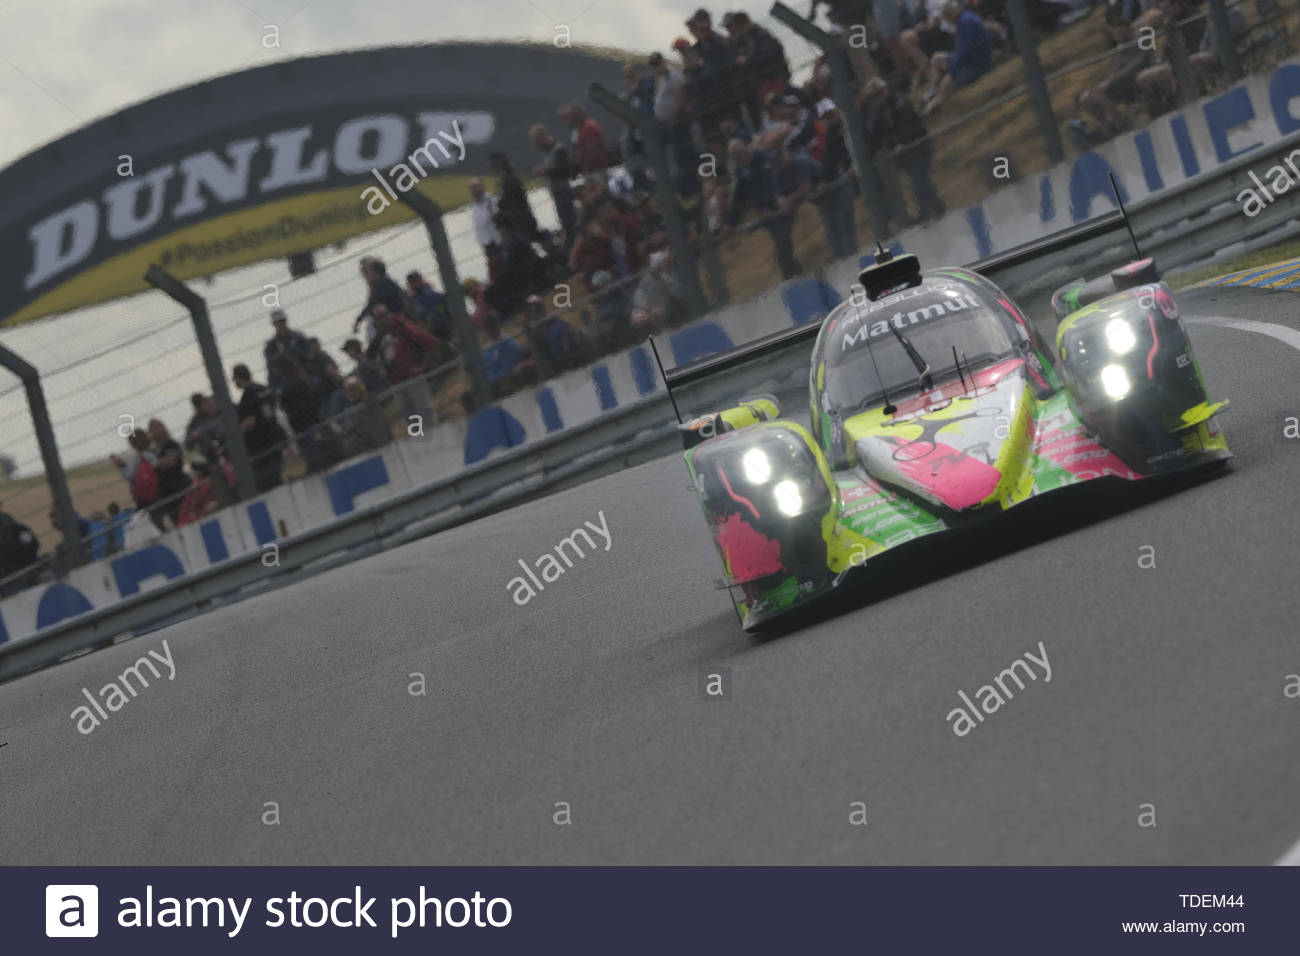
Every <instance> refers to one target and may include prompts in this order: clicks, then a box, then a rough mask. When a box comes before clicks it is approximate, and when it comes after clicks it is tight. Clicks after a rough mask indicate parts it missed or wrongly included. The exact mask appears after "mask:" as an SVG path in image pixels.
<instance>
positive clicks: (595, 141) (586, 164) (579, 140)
mask: <svg viewBox="0 0 1300 956" xmlns="http://www.w3.org/2000/svg"><path fill="white" fill-rule="evenodd" d="M556 115H557V116H559V118H560V119H561V120H562V121H563V123H564V125H565V126H567V127H569V129H570V131H571V134H570V136H571V141H570V145H571V146H572V147H573V161H574V163H575V164H576V165H577V167H578V169H579V170H580V171H581V172H583V173H603V172H604V171H605V170H606V169H608V168H609V167H610V157H609V149H608V148H607V147H606V146H605V130H604V129H603V128H602V127H601V125H600V123H598V122H597V121H596V119H595V117H592V116H588V115H587V113H586V111H585V110H583V108H582V107H581V106H579V105H578V104H577V103H566V104H565V105H564V106H561V107H560V108H559V109H558V110H556Z"/></svg>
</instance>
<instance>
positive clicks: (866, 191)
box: [771, 0, 889, 240]
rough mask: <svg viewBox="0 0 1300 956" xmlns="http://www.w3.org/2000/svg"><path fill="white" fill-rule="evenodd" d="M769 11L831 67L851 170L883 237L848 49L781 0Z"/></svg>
mask: <svg viewBox="0 0 1300 956" xmlns="http://www.w3.org/2000/svg"><path fill="white" fill-rule="evenodd" d="M771 12H772V16H773V17H775V18H776V19H778V20H780V21H781V22H782V23H784V24H785V25H786V26H788V27H789V28H790V29H791V30H793V31H794V32H795V33H797V34H799V35H800V36H801V37H803V38H804V39H805V40H807V41H808V42H809V43H811V44H813V46H816V47H818V48H819V49H821V51H822V52H823V53H825V54H826V63H827V65H828V66H829V67H830V69H831V93H832V96H831V99H832V100H834V102H835V108H836V109H837V110H839V112H840V120H841V122H842V123H843V124H844V129H845V130H846V131H847V132H848V136H849V140H848V146H849V152H850V153H851V154H852V156H853V170H854V172H855V173H857V176H858V188H859V189H861V190H862V200H863V202H865V203H866V204H867V213H868V215H869V216H870V217H871V231H872V233H873V234H874V235H875V237H876V238H877V239H880V240H884V238H885V237H886V236H888V234H889V207H888V205H887V204H886V201H885V197H884V195H883V193H882V192H881V190H880V183H879V180H877V179H876V176H875V173H874V170H873V169H872V158H871V155H870V153H868V152H867V138H866V136H865V135H864V133H863V129H862V114H861V111H860V110H859V109H858V105H857V102H856V101H855V98H854V95H853V81H852V79H851V76H852V72H853V68H852V65H851V64H850V63H849V51H848V50H847V49H846V48H845V46H844V39H843V37H841V36H835V35H833V34H830V33H827V32H826V31H825V30H823V29H822V28H821V27H818V26H816V25H814V24H813V23H811V22H809V21H808V20H805V19H804V18H803V17H801V16H799V14H797V13H795V12H794V11H793V10H791V9H790V8H789V7H787V6H786V5H785V4H784V3H781V2H780V0H778V2H776V3H774V4H772V11H771Z"/></svg>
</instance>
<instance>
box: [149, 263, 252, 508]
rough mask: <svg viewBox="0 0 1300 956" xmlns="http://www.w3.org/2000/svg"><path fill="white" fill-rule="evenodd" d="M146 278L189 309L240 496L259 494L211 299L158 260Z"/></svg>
mask: <svg viewBox="0 0 1300 956" xmlns="http://www.w3.org/2000/svg"><path fill="white" fill-rule="evenodd" d="M144 279H145V281H146V282H148V283H149V284H150V285H151V286H153V287H154V288H156V289H159V290H161V291H162V292H164V293H166V294H167V295H168V296H170V297H171V298H172V299H174V300H175V301H176V302H179V303H180V304H181V305H182V306H184V307H185V308H186V309H187V310H189V313H190V318H191V320H193V322H194V337H195V338H196V339H198V343H199V352H200V353H202V355H203V365H204V367H205V368H206V369H207V371H208V381H209V382H210V383H211V385H212V400H213V401H215V402H216V403H217V408H218V409H220V411H221V427H222V429H223V430H224V431H225V433H226V452H227V453H228V454H229V455H230V461H231V463H232V464H233V465H234V466H235V481H236V483H237V484H238V485H239V496H240V497H241V498H243V499H244V500H245V501H247V500H248V499H249V498H252V497H254V496H255V495H256V494H257V480H256V479H255V478H254V476H253V462H252V459H250V458H249V457H248V446H247V445H246V444H244V432H243V430H242V429H240V427H239V415H238V413H237V412H236V411H235V403H234V402H233V401H231V398H230V389H229V388H227V387H226V373H225V370H224V369H223V368H222V367H221V352H220V351H219V350H218V349H217V339H216V336H214V335H213V334H212V321H211V320H210V318H209V317H208V303H207V301H206V300H204V298H203V296H201V295H199V294H198V293H197V292H195V291H193V290H192V289H190V287H189V286H187V285H186V284H185V283H184V282H182V281H181V280H180V279H178V278H176V277H175V276H174V275H172V274H171V273H170V272H168V271H167V270H166V269H164V268H163V267H162V266H160V265H158V264H157V263H156V262H155V263H154V264H152V265H151V266H149V271H148V272H146V273H145V274H144ZM212 465H213V468H214V473H213V479H212V480H213V483H214V484H216V483H217V479H218V478H219V477H220V468H221V463H220V462H213V463H212Z"/></svg>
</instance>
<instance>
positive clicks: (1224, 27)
mask: <svg viewBox="0 0 1300 956" xmlns="http://www.w3.org/2000/svg"><path fill="white" fill-rule="evenodd" d="M1209 5H1210V22H1209V24H1208V25H1207V27H1208V28H1209V29H1212V30H1213V31H1214V45H1215V52H1216V53H1218V54H1219V62H1220V63H1222V64H1223V68H1224V69H1225V70H1227V71H1228V76H1229V77H1231V78H1232V79H1233V80H1239V79H1241V76H1242V69H1241V58H1240V57H1238V56H1237V42H1236V38H1235V37H1234V36H1233V35H1232V25H1231V24H1230V23H1229V22H1228V8H1227V6H1226V5H1225V4H1224V2H1223V0H1209Z"/></svg>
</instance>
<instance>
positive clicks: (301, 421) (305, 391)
mask: <svg viewBox="0 0 1300 956" xmlns="http://www.w3.org/2000/svg"><path fill="white" fill-rule="evenodd" d="M386 309H387V306H384V305H376V306H375V311H376V312H379V311H381V310H386ZM276 363H277V367H276V372H277V373H278V374H277V377H278V378H279V380H280V381H281V382H282V383H283V384H282V386H281V388H280V391H279V393H278V395H277V396H276V397H277V399H278V401H279V404H280V408H281V409H283V410H284V414H285V417H286V418H288V419H289V428H290V429H291V430H292V431H293V435H294V439H295V440H296V441H297V443H298V449H299V451H301V452H302V457H303V459H304V460H305V461H306V462H307V471H308V472H317V471H320V470H321V469H322V468H327V467H328V466H329V464H330V463H329V461H328V457H329V456H328V455H327V454H326V453H325V450H324V448H323V445H322V442H321V436H320V435H319V428H318V426H319V425H320V420H321V416H320V412H321V399H322V395H321V393H320V391H319V390H318V389H316V388H314V387H313V386H312V384H311V382H310V381H308V379H307V375H306V373H305V372H303V369H302V366H301V365H299V364H298V363H297V362H295V361H294V360H293V359H291V358H289V357H288V356H285V355H282V356H280V357H279V358H278V359H276Z"/></svg>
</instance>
